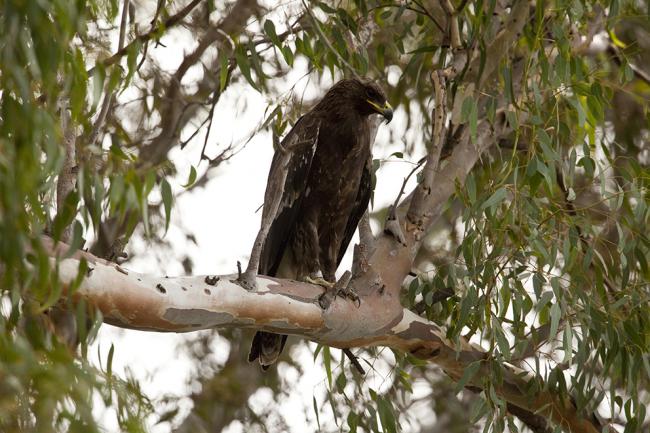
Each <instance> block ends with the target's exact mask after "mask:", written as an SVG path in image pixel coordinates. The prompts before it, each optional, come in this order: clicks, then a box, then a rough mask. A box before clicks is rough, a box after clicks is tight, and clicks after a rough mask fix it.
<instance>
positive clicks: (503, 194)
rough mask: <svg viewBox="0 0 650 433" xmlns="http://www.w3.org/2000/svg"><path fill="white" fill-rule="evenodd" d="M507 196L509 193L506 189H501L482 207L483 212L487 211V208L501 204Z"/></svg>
mask: <svg viewBox="0 0 650 433" xmlns="http://www.w3.org/2000/svg"><path fill="white" fill-rule="evenodd" d="M506 195H507V191H506V189H505V188H504V187H501V188H499V189H497V190H496V191H495V192H494V194H492V195H491V196H490V198H488V199H487V200H486V201H485V202H484V203H483V204H482V205H481V210H485V209H487V208H489V207H490V208H491V207H494V206H496V205H498V204H499V203H501V202H502V201H503V200H504V199H505V198H506Z"/></svg>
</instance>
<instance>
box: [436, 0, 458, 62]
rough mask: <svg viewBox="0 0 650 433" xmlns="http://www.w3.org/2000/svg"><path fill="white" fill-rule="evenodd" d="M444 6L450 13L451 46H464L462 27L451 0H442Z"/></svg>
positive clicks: (454, 47)
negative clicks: (461, 38) (459, 24)
mask: <svg viewBox="0 0 650 433" xmlns="http://www.w3.org/2000/svg"><path fill="white" fill-rule="evenodd" d="M440 3H442V8H443V9H444V10H445V12H447V15H449V20H448V21H449V33H450V35H449V36H450V39H451V48H452V49H454V50H457V49H459V48H462V46H463V43H462V42H461V40H460V29H459V28H458V19H457V12H456V8H454V5H452V4H451V1H450V0H441V2H440Z"/></svg>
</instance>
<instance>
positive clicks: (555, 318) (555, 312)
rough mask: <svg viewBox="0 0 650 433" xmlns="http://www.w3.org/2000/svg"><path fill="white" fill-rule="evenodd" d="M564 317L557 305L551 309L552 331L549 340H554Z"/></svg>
mask: <svg viewBox="0 0 650 433" xmlns="http://www.w3.org/2000/svg"><path fill="white" fill-rule="evenodd" d="M561 316H562V310H561V309H560V305H559V304H557V303H555V304H553V306H552V307H551V330H550V332H549V334H548V335H549V338H550V339H554V338H555V336H556V335H557V329H558V327H559V326H560V317H561Z"/></svg>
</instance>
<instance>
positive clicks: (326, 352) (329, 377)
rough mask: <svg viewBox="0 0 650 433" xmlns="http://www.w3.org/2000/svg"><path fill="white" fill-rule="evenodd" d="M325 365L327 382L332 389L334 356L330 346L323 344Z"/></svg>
mask: <svg viewBox="0 0 650 433" xmlns="http://www.w3.org/2000/svg"><path fill="white" fill-rule="evenodd" d="M323 365H324V366H325V373H326V374H327V384H328V385H329V388H330V389H332V356H331V354H330V348H329V346H323Z"/></svg>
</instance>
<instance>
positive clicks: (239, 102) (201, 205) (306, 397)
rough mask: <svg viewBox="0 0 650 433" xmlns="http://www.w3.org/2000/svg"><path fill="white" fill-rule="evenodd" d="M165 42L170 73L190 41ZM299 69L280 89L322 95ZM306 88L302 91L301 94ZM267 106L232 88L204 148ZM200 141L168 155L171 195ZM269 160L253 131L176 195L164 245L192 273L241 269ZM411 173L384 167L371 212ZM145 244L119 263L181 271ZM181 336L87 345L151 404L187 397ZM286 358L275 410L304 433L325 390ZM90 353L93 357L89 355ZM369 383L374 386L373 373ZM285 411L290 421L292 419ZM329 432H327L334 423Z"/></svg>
mask: <svg viewBox="0 0 650 433" xmlns="http://www.w3.org/2000/svg"><path fill="white" fill-rule="evenodd" d="M276 23H277V21H276ZM170 39H171V38H167V39H164V42H165V45H166V46H167V47H166V48H165V47H162V46H159V47H156V48H155V49H152V48H151V47H150V52H153V55H154V56H156V58H157V59H158V60H159V61H160V62H161V64H162V65H163V67H165V68H166V69H169V70H173V68H175V67H176V66H177V65H178V64H179V63H180V61H181V60H182V56H183V53H184V52H187V51H189V50H190V49H191V47H192V46H193V44H194V41H187V40H186V41H182V40H181V41H178V40H177V41H172V40H170ZM306 70H307V65H306V62H304V61H300V60H298V61H296V64H295V65H294V67H293V68H292V70H291V73H290V74H289V75H288V77H287V78H286V79H285V80H284V82H283V83H284V84H285V85H286V88H285V89H284V90H286V91H289V89H290V88H291V87H292V86H293V85H294V84H296V83H297V84H298V85H297V86H296V89H295V92H296V94H297V95H301V94H302V92H303V90H305V93H304V95H305V98H306V99H307V100H308V99H312V98H319V97H321V96H322V95H323V94H324V91H325V90H326V89H327V87H329V86H324V88H325V90H323V89H319V88H317V87H316V86H315V85H314V83H313V82H311V83H308V80H306V79H304V78H303V76H304V73H305V72H306ZM190 73H193V74H194V77H192V76H191V75H190V76H189V77H188V79H187V80H184V82H191V81H192V79H194V78H198V77H199V76H198V75H197V74H200V73H201V72H200V69H199V68H196V69H193V70H191V71H190ZM398 74H399V72H398V71H392V73H391V74H390V76H389V80H390V81H391V82H395V81H397V79H398V76H399V75H398ZM307 84H309V86H307V88H306V89H305V86H306V85H307ZM125 93H126V92H125ZM124 98H125V99H128V97H127V95H124ZM268 103H269V101H267V100H266V99H265V97H264V96H262V95H260V94H259V93H257V92H256V91H255V90H253V89H251V88H250V87H249V86H247V85H241V84H234V85H231V86H230V87H228V89H227V90H226V92H225V94H224V96H223V97H222V99H221V100H220V102H219V104H218V105H217V108H216V110H215V113H214V123H213V126H212V132H211V137H210V140H209V144H208V152H209V154H212V155H214V154H216V153H217V152H218V151H219V149H223V148H224V146H225V145H227V144H228V143H230V142H239V141H241V140H245V139H247V138H248V136H249V135H250V133H251V131H253V130H254V129H255V127H256V126H258V125H259V124H260V123H261V122H262V121H263V120H264V110H265V109H266V107H267V104H268ZM404 126H405V117H404V113H403V112H402V111H400V107H396V113H395V117H394V119H393V121H392V123H391V124H390V125H385V124H383V125H382V126H381V127H380V130H379V133H378V135H377V139H376V141H375V146H376V147H375V151H374V157H375V158H382V159H386V158H387V157H388V156H389V155H391V154H392V153H393V152H395V151H403V147H404V146H403V143H401V142H400V141H398V142H396V143H391V142H390V137H391V134H390V133H389V131H390V130H392V131H394V132H395V136H401V135H402V131H403V129H404ZM413 132H414V136H417V135H419V131H417V130H416V131H413ZM188 134H189V133H188ZM203 137H204V135H203V134H199V135H198V136H197V137H196V138H195V139H194V141H193V142H192V143H191V144H189V145H188V146H187V147H186V148H185V149H184V150H182V151H181V150H180V149H178V148H177V149H175V150H174V151H172V153H171V155H170V157H171V160H172V161H174V163H175V164H176V167H177V168H178V170H179V176H178V178H176V179H170V183H171V185H172V188H173V190H174V191H175V192H178V191H181V190H182V187H181V185H183V184H184V183H185V182H186V181H187V176H188V174H189V171H190V166H191V165H196V164H197V162H198V160H199V155H200V151H201V147H202V145H203ZM420 147H421V146H419V147H418V148H420ZM272 155H273V148H272V142H271V137H270V134H268V133H266V132H263V133H259V134H257V135H256V136H255V137H253V139H252V140H251V141H250V142H249V143H248V144H247V145H246V147H245V148H244V149H243V150H242V151H241V152H240V153H239V154H237V155H236V156H235V157H234V158H232V159H231V160H230V161H228V162H226V163H224V164H222V165H221V166H220V167H219V169H218V171H217V173H216V176H215V177H214V178H213V179H212V180H211V181H210V182H209V183H208V185H207V187H206V188H204V189H203V188H201V189H197V190H194V191H192V192H190V193H187V194H184V195H182V196H181V197H180V199H179V200H178V201H177V202H176V203H175V207H174V210H173V212H172V220H171V226H170V229H169V232H168V234H167V239H169V240H170V241H171V242H172V243H173V245H174V246H175V249H176V250H177V251H178V256H180V255H181V254H180V253H181V252H187V253H188V254H189V255H190V256H191V258H192V260H193V262H194V273H195V274H199V275H201V274H222V273H232V272H234V271H235V270H236V262H237V260H240V261H241V262H242V264H243V265H244V266H245V264H246V263H247V257H248V254H249V251H250V247H251V245H252V243H253V240H254V238H255V235H256V233H257V229H258V228H259V220H260V213H259V212H258V213H256V209H257V208H258V207H259V206H260V205H261V204H262V201H263V195H264V189H265V186H266V177H267V174H268V169H269V166H270V163H271V158H272ZM419 156H420V155H416V156H414V157H412V158H411V160H415V161H417V159H418V158H419ZM204 168H205V163H203V164H202V165H200V166H199V168H198V171H199V173H201V172H202V171H203V170H204ZM411 168H412V166H411V164H409V163H407V162H404V161H401V160H397V159H395V158H392V160H391V161H387V162H386V163H384V164H382V167H381V168H380V170H379V172H378V173H377V175H378V180H377V186H376V190H375V205H376V207H377V208H380V207H383V206H385V205H387V204H388V203H390V202H392V201H393V200H394V199H395V197H396V195H397V193H398V191H399V188H400V186H401V183H402V180H403V178H404V177H405V176H406V174H407V173H408V172H409V171H410V170H411ZM413 182H414V180H413ZM407 191H408V189H407ZM179 225H180V226H182V227H184V228H185V229H188V228H189V229H190V231H191V232H192V233H193V234H194V235H195V237H196V239H197V241H198V245H194V244H191V243H188V242H187V241H186V240H185V237H184V236H183V234H182V232H181V231H180V230H179V229H178V226H179ZM375 229H377V227H375ZM152 247H154V246H149V245H147V244H146V243H145V242H144V241H143V240H141V239H134V240H133V241H132V242H131V244H130V248H132V250H133V251H135V252H136V253H137V255H136V257H135V258H134V259H133V260H131V261H130V262H129V263H128V264H127V265H126V267H127V268H129V269H133V270H136V271H138V272H150V273H155V274H165V275H170V276H173V275H181V274H182V273H183V268H182V266H181V263H180V262H179V261H178V256H177V257H169V258H168V261H166V263H165V268H164V269H160V267H159V266H158V264H157V262H156V260H155V259H154V258H153V257H155V253H156V251H155V250H154V249H152ZM350 263H351V257H350V254H348V255H347V256H346V259H344V262H343V263H342V265H341V267H340V269H346V268H349V265H350ZM184 338H187V337H186V336H184V335H176V334H163V333H152V332H139V331H132V330H122V329H117V328H114V327H112V326H109V325H104V326H102V328H101V330H100V333H99V337H98V339H97V342H96V343H95V346H99V349H100V351H101V354H102V355H101V356H102V358H103V360H104V361H105V359H106V356H107V354H108V350H109V348H110V345H111V344H112V343H114V344H115V353H114V357H113V371H114V372H116V373H117V374H119V375H121V376H122V377H124V375H126V374H127V373H129V374H132V375H133V376H134V377H136V378H137V379H138V380H139V382H140V384H141V386H142V388H143V390H144V392H145V394H147V395H148V396H150V397H151V398H152V399H153V400H154V401H155V399H156V398H157V397H160V396H163V395H176V396H186V395H188V394H189V393H190V390H189V389H188V387H187V382H188V378H189V377H190V374H191V372H192V360H190V359H189V358H188V357H187V355H185V354H184V353H183V352H182V351H180V350H179V349H178V347H179V345H180V343H181V342H182V339H184ZM89 353H97V347H93V348H91V349H90V351H89ZM227 355H228V346H227V344H226V343H221V344H218V345H217V347H215V353H214V356H215V357H217V359H221V360H225V359H226V357H227ZM293 355H294V356H296V357H298V359H299V361H300V363H301V365H302V366H303V368H304V369H305V374H303V375H302V376H301V377H299V378H298V377H296V376H297V375H296V374H295V370H293V369H291V368H287V367H286V365H281V366H280V367H279V368H280V369H281V371H282V373H286V375H287V376H288V377H291V376H294V377H295V379H296V380H298V386H297V389H298V392H297V393H293V394H291V396H290V397H289V398H288V399H286V401H283V402H282V403H281V404H280V413H281V414H282V416H283V418H284V419H285V421H286V422H287V423H288V424H289V426H290V428H291V430H290V431H291V432H304V431H310V430H314V429H315V418H314V417H313V409H312V395H314V394H315V395H316V396H317V399H318V400H319V407H320V406H322V409H321V410H322V411H323V413H321V414H320V421H321V424H324V423H332V421H331V411H330V410H329V407H327V406H325V405H321V404H320V403H322V398H323V395H324V391H325V389H326V388H325V387H326V385H325V383H326V380H325V373H324V370H322V369H321V368H320V367H319V366H318V365H314V361H313V359H312V357H311V354H309V353H308V352H307V351H304V350H303V351H300V350H297V351H294V353H293ZM94 357H95V358H96V355H95V356H94ZM242 362H246V360H245V359H242ZM291 370H293V371H291ZM370 380H375V379H370ZM376 380H378V381H380V382H381V378H380V377H378V378H377V379H376ZM380 382H379V383H371V384H370V385H371V386H373V387H374V388H375V389H378V388H380V386H381V383H380ZM251 402H252V404H253V405H254V406H256V405H265V404H269V402H270V393H268V392H266V391H264V390H263V389H262V390H260V391H258V393H257V394H255V395H254V396H253V398H252V399H251ZM215 404H218V402H215ZM182 406H183V407H182V411H181V413H183V412H184V413H187V412H188V411H189V408H190V406H191V403H190V402H189V400H186V401H185V404H183V405H182ZM99 411H100V410H99V409H98V412H99ZM303 413H307V414H308V415H311V416H310V418H313V419H310V420H309V421H308V422H310V423H311V424H305V420H304V416H303ZM292 414H298V415H296V416H292ZM328 414H329V415H328ZM328 419H330V421H328ZM104 420H105V426H106V428H107V431H115V432H117V431H118V429H117V425H116V424H115V421H114V416H112V415H110V414H105V416H104ZM152 421H155V420H152ZM332 427H334V425H333V424H332ZM170 429H171V425H170V424H169V423H163V424H161V425H157V426H152V431H154V432H156V433H167V432H169V431H170ZM229 431H230V432H240V431H243V429H242V426H241V425H240V424H238V423H234V424H233V425H232V426H231V428H230V429H229Z"/></svg>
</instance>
